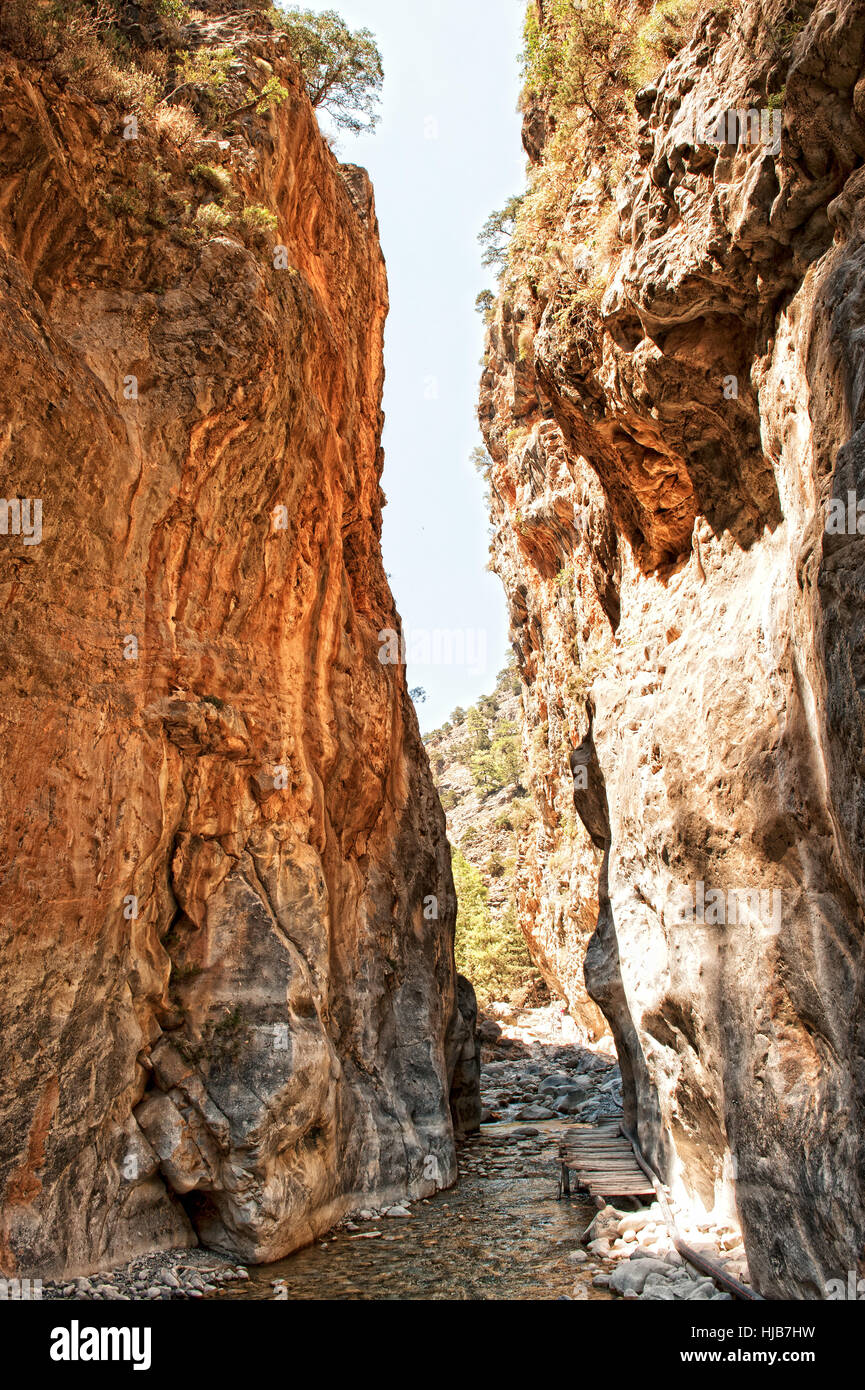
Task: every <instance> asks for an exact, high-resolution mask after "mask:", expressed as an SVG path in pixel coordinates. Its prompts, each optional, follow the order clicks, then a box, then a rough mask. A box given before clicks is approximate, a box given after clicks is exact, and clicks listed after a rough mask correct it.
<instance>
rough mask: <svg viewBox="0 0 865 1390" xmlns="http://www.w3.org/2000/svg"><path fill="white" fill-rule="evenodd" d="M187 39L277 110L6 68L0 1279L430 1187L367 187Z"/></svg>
mask: <svg viewBox="0 0 865 1390" xmlns="http://www.w3.org/2000/svg"><path fill="white" fill-rule="evenodd" d="M256 25H257V27H256ZM247 26H248V21H247ZM199 39H200V41H202V42H207V43H210V44H214V43H226V42H229V43H231V44H232V46H233V47H234V51H235V57H236V64H237V67H238V71H240V70H242V71H243V72H244V74H245V76H246V79H247V80H248V81H253V82H255V81H257V82H258V83H259V85H260V84H261V82H262V81H263V80H264V77H263V73H264V72H266V70H267V65H268V64H269V66H270V70H272V71H274V72H276V74H277V76H278V77H279V80H280V81H281V82H282V83H283V84H284V85H285V87H286V89H287V93H288V95H287V99H285V100H284V101H283V102H282V103H281V104H280V105H279V106H278V107H277V108H275V109H274V110H273V111H271V112H270V113H264V114H260V113H257V112H256V111H254V110H253V112H252V114H251V115H247V116H245V117H243V118H239V119H238V120H237V121H236V122H235V123H234V126H233V127H232V128H231V129H230V130H229V131H228V132H227V133H226V138H225V139H223V140H221V141H220V140H218V139H217V138H216V137H214V138H208V139H205V140H196V139H192V140H191V141H189V142H187V144H186V145H182V144H180V143H178V141H177V140H176V139H174V137H173V135H172V132H171V130H170V129H168V130H164V131H162V132H160V130H159V129H158V127H157V125H156V123H155V122H150V123H148V121H147V120H144V121H142V124H141V128H140V130H139V133H138V138H137V139H133V140H125V139H124V138H123V120H122V111H121V110H120V109H119V108H118V106H117V104H116V102H112V101H103V102H97V101H93V100H90V99H88V98H86V97H84V96H81V95H78V94H76V92H75V90H74V89H73V88H72V87H71V86H67V87H66V89H65V90H62V89H61V87H60V86H59V85H58V83H57V82H56V81H54V80H53V78H52V77H51V76H50V74H47V73H44V72H40V70H39V69H38V67H34V65H33V64H32V63H28V62H27V61H26V60H19V59H16V58H14V57H11V56H9V55H8V54H7V55H4V56H3V66H2V77H0V82H2V92H3V103H2V117H0V294H2V300H3V324H4V332H3V338H2V344H0V353H2V372H0V412H2V435H0V450H2V459H3V468H2V477H3V488H2V489H0V490H2V491H3V493H4V496H5V497H6V499H7V500H8V499H10V498H12V499H14V498H19V499H29V500H36V499H38V500H40V501H41V511H42V523H41V524H42V533H41V539H40V540H39V541H38V543H35V540H34V534H31V536H30V537H28V536H26V535H25V534H24V533H23V529H22V528H20V527H19V528H18V534H15V533H14V531H15V529H16V528H15V527H14V525H10V526H8V527H7V534H3V535H0V607H2V611H3V633H2V649H3V660H2V673H0V689H2V698H0V709H2V721H3V724H2V728H3V740H2V741H3V789H2V798H3V799H2V875H0V942H2V954H0V999H2V1016H3V1021H2V1028H0V1076H2V1083H0V1087H2V1095H0V1133H2V1144H0V1268H2V1270H3V1272H4V1273H9V1274H12V1273H32V1274H43V1273H44V1274H50V1273H52V1272H55V1271H59V1270H67V1271H80V1270H85V1269H87V1268H92V1267H93V1266H94V1265H96V1264H98V1263H102V1264H106V1263H110V1262H112V1261H119V1260H122V1259H126V1258H128V1257H129V1256H130V1255H131V1254H133V1253H135V1252H137V1251H140V1250H142V1249H146V1248H151V1247H154V1246H160V1245H163V1246H165V1245H178V1244H180V1245H182V1244H184V1243H192V1242H195V1241H196V1240H199V1239H200V1240H202V1241H204V1242H206V1243H210V1244H212V1245H215V1246H218V1247H222V1248H224V1249H227V1250H230V1251H233V1252H235V1253H237V1254H238V1255H239V1256H241V1257H243V1258H245V1259H249V1260H265V1259H273V1258H276V1257H278V1256H281V1255H283V1254H285V1253H287V1252H288V1251H290V1250H291V1249H293V1248H294V1247H296V1246H297V1245H299V1244H302V1243H303V1242H305V1241H307V1240H309V1239H310V1238H311V1237H312V1236H313V1235H314V1234H315V1233H316V1232H317V1231H319V1230H321V1229H323V1228H324V1227H326V1226H327V1225H328V1223H330V1222H331V1221H332V1220H333V1219H334V1218H336V1217H338V1216H339V1215H340V1214H341V1213H343V1212H344V1211H346V1210H347V1209H349V1208H350V1207H351V1206H352V1205H353V1204H355V1203H356V1199H357V1198H358V1197H359V1196H360V1194H371V1195H372V1196H373V1198H375V1197H376V1195H377V1196H379V1197H381V1199H382V1200H384V1199H385V1198H387V1197H393V1198H396V1197H398V1196H405V1195H413V1196H417V1195H424V1194H427V1193H429V1192H431V1191H433V1190H435V1188H436V1187H437V1186H439V1187H440V1186H445V1185H447V1184H449V1183H450V1182H451V1181H452V1180H453V1178H454V1176H455V1157H454V1147H453V1131H452V1124H451V1120H450V1115H449V1109H448V1087H449V1079H450V1075H451V1074H452V1073H453V1070H454V1067H455V1066H456V1065H457V1054H458V1053H459V1052H460V1050H463V1051H465V1050H466V1048H467V1046H468V1040H467V1029H466V1025H465V1024H464V1023H463V1021H462V1020H461V1017H460V1015H459V1013H458V1012H457V1011H456V1009H455V1002H454V1000H455V983H454V967H453V947H452V937H453V920H454V912H455V903H454V896H453V888H452V880H451V875H450V862H449V853H448V848H447V842H446V838H445V823H444V816H443V813H442V811H441V808H440V806H439V803H438V800H437V797H436V795H435V793H434V790H433V787H432V783H431V780H430V776H429V769H428V765H427V760H426V755H425V753H424V752H423V749H422V745H421V743H420V739H419V735H418V729H417V723H416V719H415V714H414V710H413V706H412V704H411V702H410V701H409V699H408V695H407V692H406V686H405V678H404V671H403V669H402V668H401V667H398V666H393V665H383V664H382V663H381V662H380V661H379V659H378V656H379V651H380V649H381V647H380V643H379V639H378V634H379V632H380V631H381V630H383V629H386V628H395V627H398V619H397V617H396V615H395V612H394V606H393V600H392V598H391V595H390V592H389V589H388V586H387V582H386V579H385V576H384V572H383V568H382V562H381V556H380V549H379V539H380V528H381V506H382V501H383V498H382V494H381V491H380V486H379V477H380V472H381V465H382V455H381V449H380V434H381V426H382V412H381V390H382V380H383V367H382V328H383V323H384V319H385V315H386V312H387V287H386V276H385V269H384V265H383V261H382V256H381V252H380V248H379V243H378V235H377V224H376V218H375V211H374V206H373V198H372V191H371V188H370V186H369V182H368V180H367V178H366V175H365V174H364V173H363V171H361V170H357V169H353V168H343V167H341V166H340V165H339V164H338V163H337V161H336V159H335V158H334V157H333V155H332V154H331V152H330V150H329V149H328V148H327V146H326V144H325V143H324V141H323V139H322V138H321V136H320V134H319V131H318V128H317V125H316V121H315V118H314V115H313V112H312V109H311V107H310V105H309V102H308V100H307V98H306V96H305V95H304V94H303V92H302V91H301V88H300V85H299V81H298V78H297V75H296V72H295V70H294V69H293V68H292V67H291V66H290V65H289V64H287V63H286V62H285V61H284V56H283V55H281V54H280V51H279V48H278V46H277V44H276V43H275V42H274V40H273V38H272V36H271V35H270V34H269V32H268V26H267V25H266V24H264V23H263V22H261V21H252V29H251V30H250V29H249V28H248V27H247V28H243V27H241V22H240V20H239V19H231V18H227V19H226V18H223V19H218V20H215V21H211V22H209V23H207V24H203V25H202V29H201V33H200V34H199ZM233 72H234V70H233ZM256 72H258V76H257V77H256ZM232 80H233V81H234V80H236V79H235V78H234V77H233V78H232ZM230 90H231V88H230V85H229V91H230ZM205 161H206V162H207V164H208V166H209V167H211V166H214V167H218V168H219V169H222V170H223V171H224V172H225V174H226V175H227V176H228V179H229V181H230V187H231V189H232V194H231V197H230V198H229V199H228V200H227V201H226V207H227V210H228V218H227V220H226V221H225V222H222V221H219V223H218V224H217V222H214V221H213V220H211V221H208V216H209V215H208V214H205V215H204V216H203V217H199V218H198V219H197V220H196V219H195V217H194V212H195V208H196V206H198V207H201V206H203V205H204V204H206V203H207V202H208V201H210V202H213V201H214V200H213V194H212V192H210V191H209V190H208V189H207V188H206V187H205V186H204V184H203V183H202V179H201V176H200V173H199V174H196V173H195V172H194V170H195V166H196V164H198V165H199V166H200V165H201V164H203V163H204V162H205ZM244 206H260V207H263V208H266V209H268V210H270V211H272V212H273V213H275V214H276V218H277V226H276V228H275V229H274V230H273V231H269V230H266V231H265V232H264V233H257V232H255V231H254V230H252V229H251V225H250V223H249V222H248V221H246V220H244V218H243V216H242V213H241V211H240V209H241V208H242V207H244ZM190 207H191V209H192V212H193V217H192V219H190ZM9 515H10V517H12V513H10V514H9ZM32 515H33V513H32V510H31V517H32ZM12 520H13V521H14V517H12ZM31 529H32V528H31Z"/></svg>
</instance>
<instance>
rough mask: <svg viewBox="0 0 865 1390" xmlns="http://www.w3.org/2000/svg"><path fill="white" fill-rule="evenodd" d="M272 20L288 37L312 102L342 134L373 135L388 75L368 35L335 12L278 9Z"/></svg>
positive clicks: (374, 42) (373, 41)
mask: <svg viewBox="0 0 865 1390" xmlns="http://www.w3.org/2000/svg"><path fill="white" fill-rule="evenodd" d="M272 19H273V22H274V24H275V25H276V26H277V28H279V29H281V30H282V32H283V33H284V34H287V35H288V41H289V46H290V48H291V53H292V56H293V58H294V60H295V62H296V63H297V64H298V66H299V67H300V69H301V72H302V73H303V79H304V84H305V86H306V90H307V94H308V95H309V99H310V101H311V102H312V104H313V106H315V107H319V106H320V107H322V108H323V110H325V111H327V112H328V114H329V115H330V117H331V119H332V120H333V122H334V124H335V125H337V126H338V127H339V128H340V129H341V130H350V131H353V132H354V133H355V134H357V133H358V132H360V131H364V130H374V129H375V127H376V125H377V124H378V119H379V117H378V114H377V112H376V107H377V105H378V102H379V99H380V95H381V88H382V83H383V81H384V70H383V68H382V60H381V53H380V52H379V49H378V45H377V44H376V41H375V37H374V35H373V34H372V33H371V32H370V30H369V29H356V30H355V31H354V33H352V31H351V29H349V27H348V25H347V24H345V22H344V21H343V20H342V19H341V18H340V16H339V15H338V14H337V13H336V11H335V10H324V11H323V12H322V13H321V14H316V13H315V11H314V10H303V9H299V8H297V7H293V8H291V9H288V10H280V9H275V10H274V11H273V14H272Z"/></svg>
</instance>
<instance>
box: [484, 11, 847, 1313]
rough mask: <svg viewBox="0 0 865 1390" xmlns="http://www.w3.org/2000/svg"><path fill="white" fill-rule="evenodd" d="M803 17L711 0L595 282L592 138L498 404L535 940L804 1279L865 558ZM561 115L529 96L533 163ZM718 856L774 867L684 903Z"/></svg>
mask: <svg viewBox="0 0 865 1390" xmlns="http://www.w3.org/2000/svg"><path fill="white" fill-rule="evenodd" d="M801 11H802V12H801V14H798V12H797V24H796V25H794V26H792V29H791V28H790V26H789V25H788V26H787V29H786V30H785V29H784V26H785V24H787V22H788V20H789V15H788V14H787V10H786V9H785V7H784V6H782V5H772V4H767V5H764V6H758V5H757V4H752V3H745V4H743V5H734V6H730V7H727V8H726V9H722V8H720V7H718V8H717V9H716V10H715V11H709V12H706V11H703V12H702V14H701V17H700V18H699V19H698V20H697V21H696V22H695V24H694V37H693V38H692V39H691V41H690V42H689V43H688V44H687V45H686V46H685V47H684V48H683V49H682V50H681V51H680V52H679V54H678V55H677V56H676V57H675V58H674V59H673V60H672V62H670V64H669V66H668V67H667V69H666V71H665V72H664V73H663V74H662V75H660V77H659V78H658V80H657V81H656V82H655V83H654V84H653V85H652V86H650V87H648V88H646V89H644V90H643V91H642V92H640V93H639V94H638V95H637V98H636V112H637V117H636V121H635V125H634V130H633V135H632V137H631V135H630V133H629V132H624V133H623V143H624V144H625V146H626V149H627V151H628V153H627V156H626V158H625V160H624V164H623V166H621V167H619V168H618V170H617V173H616V177H615V178H614V179H612V184H613V185H614V189H613V191H614V195H615V212H616V218H615V232H616V250H615V254H614V256H613V264H612V268H611V269H610V272H609V274H608V276H607V279H606V283H605V286H604V289H603V294H602V296H601V297H600V300H599V303H598V304H597V306H594V305H593V304H592V302H591V297H590V296H588V295H585V294H583V293H582V292H581V290H580V285H581V284H582V283H584V282H585V279H586V278H587V277H588V276H591V274H592V271H593V267H592V256H593V252H592V249H591V246H589V247H587V246H586V245H584V244H577V243H578V240H579V238H578V236H577V233H576V230H575V228H576V227H577V225H578V223H579V221H580V218H581V216H582V214H583V212H584V210H585V207H586V206H587V205H589V206H591V203H592V199H594V198H597V197H598V196H599V195H598V193H597V189H598V177H597V175H598V167H599V166H602V165H603V164H604V160H605V159H608V158H609V156H610V153H611V149H610V141H609V136H608V135H607V137H602V135H601V134H598V136H597V138H596V140H595V145H594V152H593V157H594V158H595V159H596V161H597V163H596V164H595V166H594V167H592V155H591V154H590V157H589V159H588V161H587V167H586V168H585V169H583V170H575V172H574V192H573V200H572V203H571V209H570V211H569V215H568V218H566V219H565V221H564V223H563V225H562V227H561V229H560V236H561V247H560V251H561V260H562V270H561V274H560V278H559V283H558V285H557V286H554V288H553V290H552V291H548V292H546V293H541V292H540V291H538V290H537V287H535V289H534V290H533V289H532V287H531V286H528V285H525V286H523V288H522V289H521V290H520V291H519V292H518V293H517V294H509V295H505V296H504V297H503V298H502V300H500V302H499V305H498V308H497V311H496V315H495V318H494V321H493V323H492V324H491V328H490V338H489V354H488V363H487V367H486V370H485V372H484V377H483V382H482V388H481V421H482V424H483V427H484V430H485V433H486V435H487V440H488V445H489V449H490V453H491V455H492V458H493V467H492V470H491V484H492V494H493V519H494V522H495V524H496V528H497V533H496V540H495V560H496V565H497V568H498V570H499V572H500V573H501V575H502V577H503V580H504V583H505V587H506V589H507V593H508V599H509V603H510V609H511V619H512V628H513V639H514V646H515V650H516V651H517V654H518V657H519V660H520V664H521V669H522V673H523V679H524V682H525V691H524V705H525V711H526V736H527V745H528V749H529V756H530V759H531V760H532V763H533V766H534V767H535V769H536V772H537V776H538V781H539V784H540V786H541V800H542V803H545V804H546V805H547V807H548V814H547V816H546V825H545V829H544V830H543V831H542V832H541V833H540V834H539V835H538V838H537V840H536V842H535V843H534V844H533V845H532V846H531V847H530V849H529V851H528V853H527V854H526V856H525V860H524V862H523V864H522V866H521V871H520V872H521V882H522V895H523V902H524V904H525V905H526V906H527V909H528V911H527V921H528V926H529V932H530V935H533V936H534V937H535V941H536V949H538V950H539V951H547V950H549V949H550V947H549V943H550V941H551V940H553V949H554V950H555V951H556V952H557V955H558V960H559V962H560V969H561V974H562V979H563V982H564V985H565V987H566V989H567V991H568V993H569V996H570V998H571V999H572V1001H573V1005H574V1008H575V1010H576V1011H577V1012H578V1013H579V1011H580V1010H581V1009H583V1008H584V1007H585V1003H584V1001H585V995H584V993H583V992H582V991H581V989H580V985H579V982H578V981H577V966H578V963H579V964H581V963H582V961H583V960H584V961H585V981H586V985H587V987H588V992H589V993H590V995H591V996H592V998H593V999H594V1000H596V1001H597V1003H598V1004H599V1005H600V1006H601V1008H602V1009H603V1011H604V1013H605V1015H606V1017H607V1018H608V1020H609V1022H610V1024H611V1026H612V1028H613V1031H614V1033H615V1036H616V1041H617V1045H618V1049H619V1054H620V1059H621V1063H622V1072H623V1078H624V1081H625V1106H626V1113H627V1118H628V1119H629V1120H630V1121H631V1122H632V1123H634V1124H635V1125H636V1127H637V1130H638V1133H639V1137H640V1141H641V1143H642V1145H643V1148H644V1150H645V1151H646V1153H647V1154H648V1155H649V1157H650V1158H651V1160H652V1161H653V1162H654V1163H655V1165H656V1166H657V1167H658V1169H659V1170H660V1171H661V1172H662V1173H663V1176H664V1177H665V1178H666V1179H667V1180H668V1181H670V1182H671V1183H672V1184H673V1185H674V1187H675V1188H676V1189H677V1190H678V1191H679V1193H680V1195H682V1196H683V1197H685V1198H686V1199H688V1200H690V1201H691V1202H692V1203H693V1204H694V1205H696V1206H698V1207H699V1206H704V1207H706V1208H712V1207H713V1206H716V1205H717V1206H719V1207H723V1206H724V1205H729V1204H731V1203H732V1204H735V1206H736V1207H737V1209H738V1213H739V1216H740V1218H741V1220H742V1223H743V1229H744V1233H745V1239H746V1244H747V1250H748V1258H749V1263H750V1268H751V1271H752V1273H753V1275H754V1277H755V1279H756V1281H757V1282H758V1284H759V1286H760V1287H761V1289H762V1291H763V1292H764V1293H767V1294H769V1295H771V1296H794V1297H806V1298H808V1297H821V1296H823V1293H824V1290H825V1283H826V1280H827V1279H830V1278H837V1277H844V1274H845V1271H847V1270H851V1269H852V1270H855V1269H856V1268H857V1264H858V1261H859V1260H860V1257H861V1255H862V1247H863V1238H865V1201H863V1197H865V1194H863V1171H865V1155H863V1148H862V1144H863V1104H865V1091H863V1076H865V1051H863V1034H862V1004H863V997H862V995H863V925H865V917H863V905H865V896H863V889H865V884H863V863H865V830H863V825H865V820H863V780H862V756H863V681H865V676H863V670H865V646H863V641H865V632H863V624H862V602H861V597H862V584H863V573H865V568H863V560H862V545H863V541H862V538H861V535H860V534H859V533H858V532H857V530H856V527H855V524H854V526H853V528H852V530H851V531H847V530H846V528H845V533H844V534H837V535H835V534H827V532H826V517H827V503H829V502H830V501H831V499H833V498H834V499H841V500H842V501H843V503H844V505H845V507H846V501H847V498H848V493H849V492H852V493H853V494H854V497H858V498H859V499H865V453H863V449H862V444H861V435H862V419H863V417H862V411H863V399H862V383H863V379H865V376H863V373H865V366H863V355H862V340H863V324H865V303H863V290H862V285H863V255H865V251H863V246H865V235H863V215H865V200H863V193H865V183H863V177H865V176H863V171H862V163H863V155H865V106H863V98H862V94H863V90H865V62H863V60H865V6H863V5H862V4H861V3H847V4H844V5H840V6H838V5H834V4H828V3H820V4H817V5H816V6H813V7H811V6H808V7H801ZM782 33H784V34H785V38H784V41H783V45H782V44H781V41H780V40H779V35H781V34H782ZM782 47H783V55H782V54H781V49H782ZM730 109H742V110H757V111H763V112H764V113H766V115H765V116H764V119H766V117H768V120H769V121H771V120H772V119H773V116H772V113H773V112H774V113H776V114H777V115H778V116H779V119H780V116H781V113H782V115H783V137H782V139H781V141H780V149H777V150H775V151H774V152H773V149H772V148H771V142H770V141H767V140H765V139H759V140H757V141H754V140H751V139H739V140H736V139H735V138H734V139H733V140H724V141H722V142H720V143H718V142H715V143H712V142H711V141H710V140H707V139H706V137H705V128H704V127H703V128H702V130H701V125H700V122H701V120H702V119H703V118H704V117H705V116H707V115H708V116H717V115H718V114H719V113H721V112H725V111H728V110H730ZM770 129H771V127H770ZM538 132H540V135H539V134H538ZM547 134H548V130H547V128H546V126H545V120H544V115H543V112H541V113H540V114H539V113H538V111H537V110H536V109H530V110H529V112H528V115H527V140H526V143H527V148H528V149H530V151H531V152H532V153H533V157H534V159H535V160H536V161H542V160H543V159H544V146H543V141H544V139H545V138H546V136H547ZM539 139H540V142H541V143H540V144H539V143H538V140H539ZM605 144H606V149H605V148H604V146H605ZM616 153H617V155H619V156H620V155H621V149H620V148H618V147H617V150H616ZM599 210H602V209H600V208H599ZM540 249H541V248H539V250H540ZM595 269H596V267H595ZM571 806H573V807H574V809H575V810H576V812H577V815H578V816H579V820H580V825H579V826H578V827H577V828H576V829H574V827H573V826H570V825H567V823H566V819H565V818H566V816H567V812H568V810H569V809H570V807H571ZM700 883H702V884H704V885H705V890H704V891H705V894H706V895H708V893H709V891H710V890H716V891H717V892H718V894H719V895H723V898H720V899H719V900H720V901H721V902H722V904H723V906H724V907H726V908H728V907H729V903H730V900H731V895H736V894H737V892H738V891H740V890H741V891H744V890H759V891H761V892H762V893H763V894H764V895H765V896H764V898H763V900H762V902H761V903H759V905H758V906H757V908H756V910H755V911H753V912H752V913H751V914H750V918H748V914H747V913H745V914H742V913H740V914H738V917H737V920H736V921H735V922H732V921H731V920H730V919H729V913H728V915H727V919H726V921H722V923H715V924H713V923H712V918H711V916H710V915H709V914H705V918H704V921H703V922H700V921H699V920H697V913H696V911H695V919H694V920H693V921H690V922H689V921H687V920H685V921H683V920H682V916H681V913H680V912H679V911H678V907H677V905H678V904H679V903H681V901H682V898H681V894H682V892H683V890H684V891H685V892H688V893H690V894H691V895H692V900H694V901H696V893H697V891H698V890H697V885H698V884H700ZM565 891H568V892H569V894H570V905H569V906H568V907H565V908H564V910H563V911H562V912H561V913H560V914H558V910H556V911H554V910H553V907H552V904H553V903H556V902H560V901H561V898H562V894H563V893H564V892H565ZM773 894H774V895H776V896H772V895H773ZM716 901H717V900H716ZM743 916H745V917H746V920H744V921H743V920H742V918H743ZM557 928H558V939H557V940H556V939H554V933H555V931H556V929H557ZM593 929H594V934H593V935H591V939H589V937H590V933H591V932H592V930H593Z"/></svg>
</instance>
